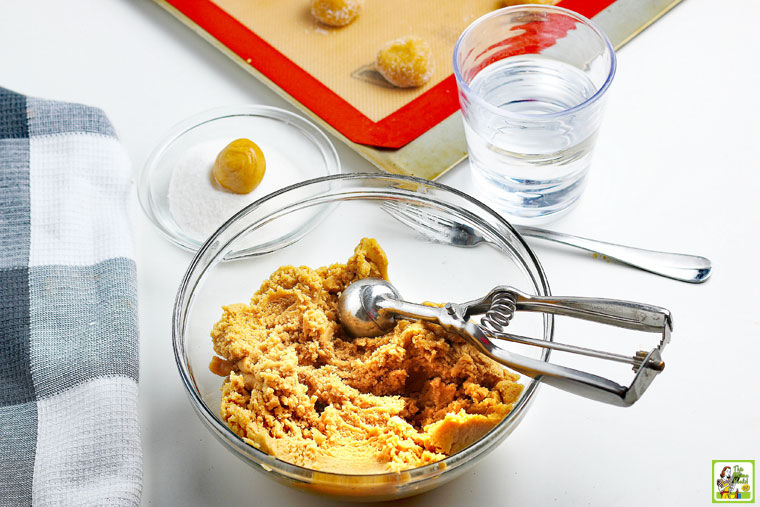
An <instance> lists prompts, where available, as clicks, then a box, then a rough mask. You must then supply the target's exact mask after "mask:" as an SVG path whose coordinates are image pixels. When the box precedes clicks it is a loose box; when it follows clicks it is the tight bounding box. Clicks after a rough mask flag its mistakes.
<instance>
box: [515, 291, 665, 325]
mask: <svg viewBox="0 0 760 507" xmlns="http://www.w3.org/2000/svg"><path fill="white" fill-rule="evenodd" d="M517 310H522V311H528V312H546V313H553V314H555V315H566V316H568V317H576V318H579V319H584V320H590V321H593V322H600V323H603V324H610V325H613V326H618V327H623V328H627V329H635V330H637V331H647V332H650V333H662V331H663V329H664V328H665V327H666V326H667V327H669V328H671V329H672V327H673V321H672V317H671V315H670V311H669V310H667V309H665V308H662V307H659V306H654V305H648V304H645V303H636V302H634V301H622V300H619V299H604V298H587V297H554V296H532V295H529V294H525V293H522V292H517Z"/></svg>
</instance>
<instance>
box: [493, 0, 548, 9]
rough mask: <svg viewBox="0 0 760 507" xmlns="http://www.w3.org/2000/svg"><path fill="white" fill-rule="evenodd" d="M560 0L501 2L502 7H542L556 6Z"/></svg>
mask: <svg viewBox="0 0 760 507" xmlns="http://www.w3.org/2000/svg"><path fill="white" fill-rule="evenodd" d="M559 2H560V0H502V1H501V6H502V7H511V6H513V5H521V4H544V5H557V4H558V3H559Z"/></svg>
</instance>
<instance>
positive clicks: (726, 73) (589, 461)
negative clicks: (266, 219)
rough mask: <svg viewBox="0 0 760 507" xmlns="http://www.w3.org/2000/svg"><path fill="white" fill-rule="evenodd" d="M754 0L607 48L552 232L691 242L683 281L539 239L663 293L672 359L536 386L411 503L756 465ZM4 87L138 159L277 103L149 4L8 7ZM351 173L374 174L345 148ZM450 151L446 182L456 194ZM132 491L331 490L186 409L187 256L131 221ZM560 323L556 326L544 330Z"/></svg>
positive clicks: (274, 498) (620, 294)
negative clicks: (628, 376)
mask: <svg viewBox="0 0 760 507" xmlns="http://www.w3.org/2000/svg"><path fill="white" fill-rule="evenodd" d="M758 19H760V2H758V1H757V0H732V1H729V2H716V1H714V0H713V1H710V0H685V1H684V2H683V3H682V4H681V5H679V6H678V7H676V8H675V9H674V10H673V11H672V12H670V13H669V14H667V15H666V16H665V17H664V18H663V19H662V20H660V21H658V22H657V23H656V24H655V25H653V26H652V27H650V28H649V29H647V30H646V31H645V32H644V33H642V34H641V35H639V36H638V37H637V38H635V39H634V40H633V41H632V42H630V43H629V44H628V45H627V46H625V47H624V48H623V49H622V50H621V51H620V52H619V55H618V56H619V66H618V74H617V77H616V79H615V82H614V83H613V86H612V89H611V91H610V95H609V100H608V104H607V114H606V119H605V124H604V125H603V130H602V133H601V135H600V138H599V141H598V147H597V151H596V155H595V160H594V168H593V170H592V176H591V182H590V185H589V187H588V189H587V191H586V195H585V197H584V198H583V200H582V202H581V203H580V205H579V206H578V207H577V208H576V209H575V210H574V211H573V212H572V213H571V214H569V215H568V216H567V217H565V218H564V219H562V220H561V221H559V222H556V223H554V224H552V227H553V228H555V229H557V230H561V231H565V232H571V233H575V234H579V235H586V236H590V237H596V238H600V239H606V240H608V241H616V242H624V243H628V244H633V245H637V246H641V247H648V248H653V249H662V250H671V251H682V252H689V253H698V254H701V255H705V256H707V257H710V258H711V259H712V260H713V262H714V266H715V269H714V275H713V278H712V279H711V280H710V281H709V282H708V283H706V284H704V285H688V284H684V283H680V282H675V281H672V280H667V279H664V278H660V277H657V276H654V275H651V274H647V273H644V272H641V271H637V270H634V269H631V268H628V267H624V266H622V265H618V264H612V263H609V262H605V261H603V260H599V259H596V260H595V259H592V258H591V257H590V256H589V255H586V254H578V253H575V252H572V251H569V250H565V249H559V248H556V247H552V246H550V245H547V244H539V243H533V244H534V245H535V249H536V251H537V253H538V255H539V256H540V259H541V261H542V263H543V265H544V267H545V269H546V271H547V273H548V276H549V279H550V281H551V284H552V288H553V291H554V293H556V294H573V295H594V296H604V297H611V298H620V299H632V300H641V301H646V302H650V303H654V304H659V305H662V306H666V307H668V308H669V309H670V310H671V311H672V312H673V314H674V317H675V332H674V334H673V340H672V343H671V345H670V346H669V347H668V348H667V349H666V350H665V353H664V358H665V360H666V362H667V365H668V366H667V369H666V370H665V372H664V373H663V374H662V375H660V376H659V377H658V378H657V379H656V380H655V382H654V384H653V386H652V388H651V390H650V391H648V392H647V393H646V395H645V396H644V397H643V399H642V400H641V401H640V402H639V403H637V404H636V405H635V406H634V407H632V408H628V409H620V408H614V407H608V406H603V405H600V404H597V403H594V402H591V401H586V400H584V399H580V398H576V397H572V396H569V395H566V394H564V393H561V392H555V391H553V390H552V389H551V388H544V389H541V390H540V391H539V393H538V396H537V399H536V400H535V403H534V404H533V406H532V408H531V410H530V411H529V413H528V414H527V416H526V418H525V420H524V421H523V423H522V424H521V426H520V427H518V429H517V430H516V431H515V433H514V434H512V436H511V437H510V438H509V439H508V440H507V441H506V442H505V443H504V444H503V445H502V446H501V447H499V448H498V449H497V450H496V451H495V452H493V453H492V454H490V455H489V456H488V457H487V458H485V459H484V460H483V461H482V462H481V463H480V464H479V465H478V466H477V467H475V468H474V469H473V470H472V471H471V472H469V473H467V474H466V475H465V476H463V477H462V478H459V479H457V480H456V481H454V482H451V483H449V484H447V485H445V486H443V487H441V488H439V489H437V490H434V491H433V492H430V493H427V494H425V495H422V496H419V497H415V498H411V499H408V500H405V501H402V502H401V504H402V505H403V504H407V505H419V506H426V505H436V506H444V505H488V504H495V505H507V504H509V505H584V506H587V505H599V506H607V505H639V504H645V505H700V504H701V505H706V504H708V503H709V502H710V497H711V491H713V490H712V489H711V488H712V480H711V468H712V460H713V459H756V460H758V459H760V436H758V428H760V410H759V409H758V403H757V385H758V366H757V363H758V357H759V356H760V344H758V341H759V340H760V316H759V315H760V312H759V311H758V303H759V302H760V289H759V288H758V287H759V284H760V275H758V267H757V265H758V263H760V259H759V258H758V255H757V246H758V239H757V236H758V230H760V195H758V192H759V191H760V161H759V160H760V157H759V156H758V155H760V148H759V146H760V121H759V120H758V118H760V43H759V42H758V40H760V39H759V38H758V25H757V20H758ZM0 86H4V87H6V88H10V89H13V90H15V91H18V92H22V93H25V94H28V95H35V96H40V97H45V98H51V99H59V100H68V101H76V102H83V103H87V104H92V105H96V106H99V107H102V108H103V109H104V110H105V111H106V112H107V113H108V114H109V116H110V118H111V120H112V122H113V123H114V125H115V127H116V129H117V131H118V132H119V134H120V136H121V138H122V140H123V142H124V144H125V146H126V148H127V150H128V152H129V155H130V156H131V158H132V161H133V164H134V170H135V174H137V172H138V171H139V169H140V168H141V166H142V164H143V163H144V161H145V159H146V158H147V156H148V154H149V152H150V150H151V149H152V148H153V147H154V145H155V143H157V141H158V140H159V138H160V137H161V136H162V135H163V133H164V132H165V131H166V130H167V129H168V128H169V127H170V126H172V125H174V124H175V123H177V122H179V121H180V120H182V119H184V118H185V117H187V116H189V115H191V114H194V113H197V112H199V111H202V110H205V109H208V108H210V107H215V106H219V105H228V104H240V103H260V104H269V105H275V106H280V107H284V108H286V109H292V108H290V106H288V105H287V104H286V103H285V102H284V101H283V100H282V99H280V98H279V97H278V96H277V95H275V94H274V93H273V92H271V91H269V90H268V89H266V88H265V87H264V86H263V85H261V84H259V83H258V82H257V81H256V80H255V79H253V78H252V77H251V76H250V75H248V74H247V73H246V72H245V71H243V70H242V69H240V68H239V67H238V66H237V65H236V64H234V63H232V62H231V61H229V60H228V59H227V58H226V57H224V56H222V55H221V54H220V53H219V52H218V51H217V50H215V49H214V48H212V47H211V46H210V45H209V44H207V43H206V42H204V41H203V40H202V39H200V38H199V37H198V36H197V35H195V34H194V33H192V32H191V31H190V30H189V29H187V28H186V27H184V26H183V25H182V24H181V23H179V22H178V21H177V20H175V19H174V18H172V17H171V16H170V15H169V14H167V13H166V12H164V11H163V10H162V9H161V8H159V7H158V6H156V5H154V4H153V3H152V2H148V1H142V0H140V1H132V2H130V1H116V0H108V1H104V0H74V1H69V2H60V1H52V0H50V1H37V2H28V1H25V0H10V1H9V0H5V1H4V2H3V4H2V7H1V8H0ZM338 151H339V153H340V156H341V160H342V162H343V165H344V167H345V168H346V169H347V170H352V171H367V170H371V167H370V165H369V164H368V163H367V162H365V161H364V160H363V159H361V158H360V157H358V156H357V155H355V154H353V153H352V152H350V151H349V150H348V149H346V148H344V147H343V146H342V145H338ZM468 169H469V167H468V164H467V162H464V163H463V164H461V165H460V166H458V167H456V168H455V169H453V170H452V171H451V172H450V173H449V174H448V175H446V176H445V177H443V178H442V180H441V181H442V182H443V183H446V184H449V185H452V186H454V187H457V188H460V189H463V190H465V191H471V192H472V193H474V194H475V195H477V191H476V190H473V189H471V188H470V183H469V176H468ZM137 235H138V237H137V240H138V243H137V244H138V252H137V254H138V257H137V260H138V283H139V298H140V329H141V338H140V343H141V360H140V363H141V379H140V410H141V414H140V417H141V421H142V438H143V447H144V451H145V481H144V490H143V503H144V504H145V505H329V504H331V502H330V501H329V500H326V499H323V498H317V497H312V496H308V495H306V494H304V493H299V492H295V491H291V490H289V489H287V488H285V487H283V486H280V485H278V484H276V483H274V482H272V481H270V480H268V479H266V478H265V477H263V476H262V475H261V474H258V473H254V472H253V471H252V470H251V469H249V468H247V467H245V466H242V465H241V462H239V461H238V460H237V459H236V458H234V457H233V456H232V455H231V454H229V453H228V451H226V450H225V449H223V448H222V446H221V445H220V444H219V443H217V442H216V441H215V440H214V439H213V438H212V437H211V435H210V434H209V433H208V432H207V431H206V429H205V428H204V427H203V426H202V425H201V423H200V422H199V421H198V420H197V418H196V416H195V415H194V413H193V412H192V409H191V407H190V403H189V401H188V399H187V397H186V395H185V393H184V391H183V388H182V386H181V384H180V381H179V377H178V374H177V371H176V368H175V366H174V358H173V355H172V351H171V344H170V314H171V306H172V302H173V298H174V293H175V290H176V287H177V284H178V281H179V279H180V277H181V276H182V274H183V272H184V269H185V266H186V265H187V263H188V261H189V259H190V255H189V254H188V253H186V252H184V251H180V250H178V249H177V248H175V247H173V246H171V245H169V244H168V243H167V242H166V241H165V240H164V239H163V238H162V237H161V236H159V234H158V233H157V232H156V231H155V230H154V229H153V228H152V226H151V225H150V224H149V223H148V221H147V219H145V218H144V216H142V214H140V215H138V222H137ZM561 330H562V328H561V327H560V326H559V325H558V328H557V334H558V336H559V335H560V334H561Z"/></svg>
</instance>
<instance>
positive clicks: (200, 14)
mask: <svg viewBox="0 0 760 507" xmlns="http://www.w3.org/2000/svg"><path fill="white" fill-rule="evenodd" d="M156 1H157V3H159V4H160V5H162V6H163V7H165V8H166V9H167V10H169V12H171V13H172V14H174V15H175V16H177V17H178V18H179V19H181V20H182V21H183V22H184V23H185V24H187V25H188V26H190V27H191V28H193V29H194V30H195V31H196V32H197V33H199V34H200V35H201V36H203V37H204V38H205V39H207V40H209V42H211V43H212V44H214V46H216V47H217V48H219V49H220V50H221V51H222V52H224V53H225V54H227V55H228V56H229V57H231V58H232V59H233V60H235V61H236V62H237V63H239V64H240V65H242V66H243V67H244V68H246V69H247V70H248V71H249V72H251V73H252V74H253V75H254V76H256V77H257V78H258V79H259V80H261V81H262V82H264V83H265V84H266V85H267V86H269V87H270V88H272V89H273V90H275V91H276V92H277V93H279V94H280V95H281V96H283V97H284V98H285V99H287V100H288V101H290V102H291V103H293V104H295V105H296V106H298V107H299V108H300V109H301V110H302V111H303V112H304V113H305V114H306V115H307V116H308V117H310V119H312V120H313V121H315V122H316V123H317V124H318V125H320V127H322V128H324V129H326V130H327V131H329V132H330V133H331V134H333V135H334V136H336V137H337V138H339V139H340V140H342V141H343V142H345V143H346V144H347V145H348V146H350V147H351V148H352V149H354V150H355V151H356V152H357V153H359V154H360V155H362V156H363V157H365V158H366V159H368V160H369V161H371V162H372V163H373V164H375V165H376V166H378V167H379V168H381V169H383V170H386V171H388V172H392V173H396V174H408V175H413V176H419V177H423V178H427V179H435V178H437V177H438V176H440V175H441V174H443V173H444V172H446V171H447V170H448V169H450V168H451V167H453V166H454V165H456V164H457V163H458V162H460V161H461V160H462V159H464V158H465V157H466V156H467V150H466V144H465V141H464V132H463V127H462V120H461V115H460V114H459V113H458V112H456V109H457V108H456V94H455V91H454V93H452V89H453V90H455V86H454V85H453V77H451V76H450V75H447V74H450V68H451V63H450V55H451V48H453V45H454V42H455V41H456V38H457V37H458V34H459V33H460V32H461V31H462V30H463V29H464V28H465V27H466V26H467V25H468V24H469V23H470V22H471V21H472V20H474V19H476V18H477V17H478V16H480V15H481V14H483V13H485V12H488V11H490V10H493V8H495V7H498V4H497V5H494V3H495V2H492V1H490V0H487V1H484V0H477V1H473V2H449V3H447V4H446V5H444V6H441V5H440V4H441V2H432V1H422V0H420V1H418V2H401V1H397V0H386V1H385V2H382V3H378V4H373V8H372V9H368V8H367V7H366V4H365V9H364V11H363V12H362V13H361V14H360V16H359V17H358V18H357V20H355V21H354V23H352V24H351V25H349V26H348V27H344V28H340V29H327V28H326V27H323V26H322V25H319V24H318V23H316V22H314V20H313V19H312V18H311V16H310V14H309V12H308V2H304V1H301V0H299V1H295V0H216V2H208V1H205V0H196V1H188V0H156ZM679 1H680V0H617V1H614V2H610V0H564V1H563V2H561V3H560V6H564V7H567V8H570V9H572V10H576V11H577V12H581V13H584V14H587V15H589V14H591V13H594V15H593V17H592V19H593V20H594V21H595V22H596V23H597V24H598V25H599V26H600V27H601V28H602V29H603V30H604V31H605V32H606V33H607V34H608V36H609V37H610V40H611V41H612V43H613V45H614V46H615V48H616V49H618V48H620V47H621V46H622V45H623V44H625V43H626V42H628V41H629V40H630V39H631V38H633V37H634V36H635V35H636V34H638V33H639V32H641V31H642V30H643V29H644V28H646V27H647V26H649V25H650V24H651V23H652V22H654V21H655V20H656V19H658V18H659V17H660V16H662V15H663V14H664V13H665V12H667V11H668V10H670V9H671V8H672V7H673V6H675V5H676V4H677V3H678V2H679ZM410 4H413V5H411V7H410ZM605 5H606V7H604V8H603V9H601V10H599V9H600V8H601V6H605ZM405 8H406V9H407V10H404V9H405ZM408 9H412V10H414V15H411V14H412V13H411V12H409V11H408ZM407 12H409V14H410V15H407ZM262 13H266V16H264V15H262ZM399 13H403V15H402V14H399ZM411 20H415V21H411ZM378 25H380V26H378ZM411 33H414V34H417V35H420V34H422V35H423V36H425V37H426V38H428V39H429V40H431V41H432V42H431V44H432V45H433V47H434V54H435V55H436V56H435V59H436V68H437V69H438V70H437V72H436V74H435V75H434V77H433V79H432V80H431V82H430V83H429V84H428V85H426V86H425V87H422V88H420V89H416V90H399V89H395V88H390V87H388V86H385V85H384V84H383V83H382V80H381V79H378V76H375V75H373V74H372V72H373V71H371V69H370V67H369V66H370V65H371V61H372V58H374V54H375V53H376V51H377V47H379V46H380V45H382V43H381V42H379V41H384V42H385V41H387V40H389V39H391V38H394V37H395V36H398V35H399V34H411ZM336 54H340V55H341V58H340V59H338V58H336V57H335V55H336ZM452 95H453V96H452ZM447 108H448V109H447ZM423 112H424V114H422V113H423ZM431 119H432V120H433V121H432V122H431ZM389 120H391V121H389ZM425 120H426V121H428V122H430V123H431V124H430V125H427V124H424V121H425ZM367 133H369V134H371V135H369V136H368V135H366V134H367ZM373 135H374V137H372V136H373ZM394 136H395V137H394ZM407 138H408V139H407ZM357 140H358V141H360V142H357ZM378 140H379V141H380V142H378ZM384 140H385V141H387V140H390V141H389V142H386V143H383V142H382V141H384ZM378 144H380V146H378ZM383 144H385V145H386V146H396V145H398V146H400V147H394V148H386V147H383Z"/></svg>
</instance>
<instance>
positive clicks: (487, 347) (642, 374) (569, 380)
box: [459, 322, 659, 407]
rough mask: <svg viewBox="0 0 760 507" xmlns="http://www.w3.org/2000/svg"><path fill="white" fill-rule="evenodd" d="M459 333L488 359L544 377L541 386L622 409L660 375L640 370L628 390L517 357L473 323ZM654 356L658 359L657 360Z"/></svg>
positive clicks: (649, 356)
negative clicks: (551, 387)
mask: <svg viewBox="0 0 760 507" xmlns="http://www.w3.org/2000/svg"><path fill="white" fill-rule="evenodd" d="M459 332H460V334H466V335H469V336H470V337H471V338H472V340H470V343H473V344H474V345H476V346H477V347H478V349H479V350H480V351H481V352H483V353H484V354H485V355H487V356H488V357H490V358H491V359H493V360H494V361H497V362H499V363H501V364H503V365H504V366H508V367H509V368H511V369H513V370H515V371H516V372H518V373H522V374H523V375H526V376H528V377H532V378H539V377H540V379H541V382H543V383H546V384H549V385H551V386H553V387H556V388H557V389H562V390H563V391H567V392H569V393H572V394H576V395H578V396H583V397H584V398H589V399H592V400H596V401H601V402H603V403H608V404H610V405H616V406H619V407H627V406H630V405H632V404H633V403H634V402H635V401H636V400H637V399H638V398H639V396H641V394H642V393H643V392H644V391H645V390H646V388H647V387H648V386H649V384H650V383H651V381H652V379H653V378H654V376H655V375H657V373H658V372H657V371H656V370H652V369H650V368H640V369H639V371H638V372H637V374H636V377H635V379H634V381H633V383H632V384H631V386H629V387H625V386H621V385H620V384H618V383H616V382H613V381H612V380H609V379H606V378H604V377H600V376H598V375H594V374H592V373H587V372H585V371H579V370H575V369H573V368H568V367H566V366H561V365H558V364H554V363H548V362H545V361H541V360H539V359H533V358H530V357H526V356H523V355H520V354H513V353H511V352H509V351H507V350H504V349H502V348H499V347H497V346H495V345H494V344H493V343H492V342H491V341H490V340H488V338H487V337H486V336H485V335H484V333H483V331H482V330H481V329H480V327H479V326H477V325H476V324H474V323H472V322H466V323H464V324H463V325H461V326H460V327H459ZM653 355H654V356H656V357H654V358H653V357H652V356H653ZM657 359H659V355H658V354H657V353H656V351H653V352H651V353H649V354H648V355H647V356H646V358H645V359H644V361H645V362H646V363H648V362H650V361H651V360H657Z"/></svg>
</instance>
